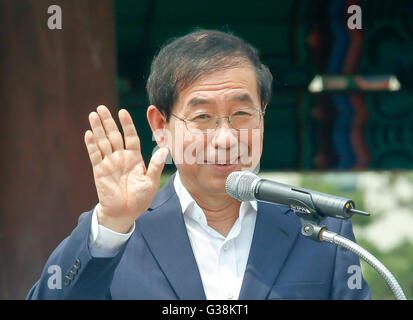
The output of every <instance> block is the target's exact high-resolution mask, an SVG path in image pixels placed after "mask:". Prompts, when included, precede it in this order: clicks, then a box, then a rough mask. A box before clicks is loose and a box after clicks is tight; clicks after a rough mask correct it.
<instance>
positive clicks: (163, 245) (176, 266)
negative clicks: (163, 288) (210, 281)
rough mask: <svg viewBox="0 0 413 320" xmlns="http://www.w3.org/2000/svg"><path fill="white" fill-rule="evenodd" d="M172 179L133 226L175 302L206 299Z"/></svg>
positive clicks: (172, 178)
mask: <svg viewBox="0 0 413 320" xmlns="http://www.w3.org/2000/svg"><path fill="white" fill-rule="evenodd" d="M174 177H175V175H173V176H172V177H171V179H170V180H169V182H168V183H167V184H166V185H165V186H164V187H163V188H162V189H161V190H160V191H159V192H158V193H157V195H156V196H155V198H154V200H153V201H152V204H151V208H149V210H148V212H146V213H145V214H144V215H142V216H141V217H140V218H139V219H138V220H137V223H136V225H137V227H138V228H139V229H140V231H141V232H142V235H143V236H144V238H145V240H146V242H147V244H148V246H149V248H150V249H151V251H152V253H153V255H154V257H155V259H156V260H157V261H158V263H159V265H160V267H161V269H162V271H163V272H164V274H165V275H166V277H167V278H168V280H169V282H170V284H171V286H172V288H173V289H174V291H175V292H176V294H177V296H178V298H179V299H196V300H197V299H206V296H205V293H204V289H203V286H202V280H201V276H200V273H199V269H198V266H197V263H196V260H195V256H194V254H193V251H192V247H191V244H190V241H189V237H188V233H187V231H186V227H185V222H184V218H183V214H182V208H181V204H180V203H179V199H178V196H177V194H176V192H175V188H174V186H173V180H174Z"/></svg>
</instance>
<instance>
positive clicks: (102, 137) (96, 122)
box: [89, 112, 112, 156]
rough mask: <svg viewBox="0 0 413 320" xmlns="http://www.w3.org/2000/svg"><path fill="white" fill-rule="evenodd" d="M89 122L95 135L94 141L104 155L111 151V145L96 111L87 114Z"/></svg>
mask: <svg viewBox="0 0 413 320" xmlns="http://www.w3.org/2000/svg"><path fill="white" fill-rule="evenodd" d="M89 123H90V127H91V129H92V132H93V135H94V137H95V142H96V143H97V146H98V147H99V149H100V151H101V152H102V154H103V155H104V156H108V155H110V154H111V153H112V145H111V144H110V142H109V140H108V138H107V137H106V133H105V130H104V129H103V126H102V123H101V122H100V118H99V115H98V114H97V113H96V112H91V113H90V114H89Z"/></svg>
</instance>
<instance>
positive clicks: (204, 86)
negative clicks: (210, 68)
mask: <svg viewBox="0 0 413 320" xmlns="http://www.w3.org/2000/svg"><path fill="white" fill-rule="evenodd" d="M237 99H238V100H240V101H243V102H249V100H250V102H251V103H252V104H255V105H259V101H260V100H259V96H258V89H257V80H256V76H255V72H254V71H253V69H252V68H250V67H248V66H245V67H238V68H232V69H226V70H220V71H218V72H215V73H213V74H208V75H206V76H204V77H201V78H199V79H198V80H197V81H195V82H194V83H193V84H192V85H190V86H188V87H187V88H185V89H184V90H182V91H181V92H179V96H178V99H177V101H176V103H175V105H174V107H173V111H174V112H179V111H185V110H186V109H188V110H190V108H192V107H193V106H194V105H197V104H198V103H199V102H203V101H204V102H205V101H207V102H210V103H211V104H219V105H220V106H224V105H226V104H228V102H231V101H234V100H237ZM194 102H195V103H194Z"/></svg>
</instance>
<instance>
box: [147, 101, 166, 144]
mask: <svg viewBox="0 0 413 320" xmlns="http://www.w3.org/2000/svg"><path fill="white" fill-rule="evenodd" d="M146 118H147V119H148V123H149V126H150V127H151V130H152V134H153V136H154V138H155V141H156V144H157V145H158V146H159V147H160V148H167V147H168V129H167V121H166V116H165V115H164V114H163V113H162V112H161V111H160V110H159V109H158V108H157V107H156V106H154V105H150V106H149V107H148V109H147V110H146Z"/></svg>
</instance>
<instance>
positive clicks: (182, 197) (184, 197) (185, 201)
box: [174, 171, 257, 214]
mask: <svg viewBox="0 0 413 320" xmlns="http://www.w3.org/2000/svg"><path fill="white" fill-rule="evenodd" d="M174 188H175V192H176V194H177V196H178V198H179V202H180V203H181V207H182V213H183V214H185V212H186V211H187V209H188V208H189V207H190V206H191V205H194V204H196V202H195V200H194V198H192V196H191V195H190V193H189V192H188V190H187V189H186V188H185V186H184V185H183V184H182V181H181V177H180V176H179V171H176V174H175V179H174ZM241 206H242V207H243V206H251V207H252V208H253V209H254V211H255V212H256V211H257V201H245V202H242V203H241ZM244 211H245V210H241V212H244Z"/></svg>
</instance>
